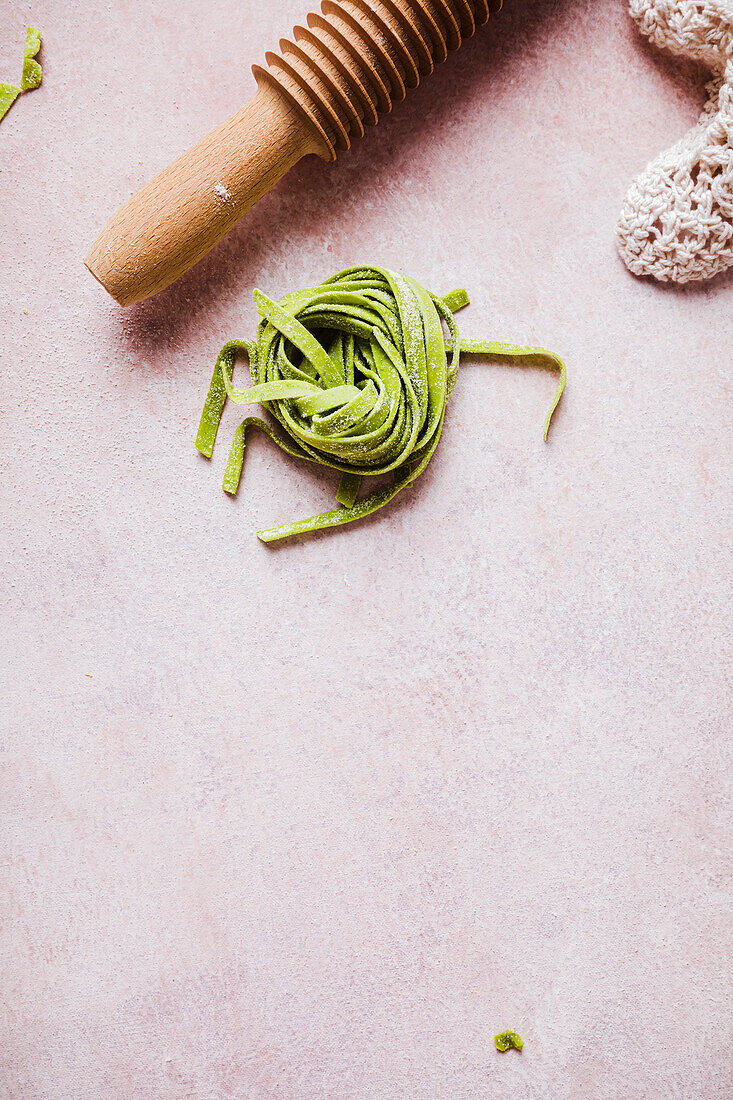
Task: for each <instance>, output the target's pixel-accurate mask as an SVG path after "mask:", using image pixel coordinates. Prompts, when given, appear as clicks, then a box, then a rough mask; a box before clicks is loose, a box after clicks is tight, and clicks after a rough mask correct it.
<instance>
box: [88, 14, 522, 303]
mask: <svg viewBox="0 0 733 1100" xmlns="http://www.w3.org/2000/svg"><path fill="white" fill-rule="evenodd" d="M501 2H502V0H323V2H322V4H321V8H322V12H323V14H322V15H321V14H317V13H315V12H314V13H311V14H310V15H309V16H308V18H307V26H305V27H302V26H299V27H296V28H295V29H294V31H293V41H290V40H288V39H283V41H281V42H280V53H279V54H277V53H268V54H267V55H266V61H267V67H262V66H258V65H255V66H254V69H253V71H254V73H255V76H256V78H257V83H258V90H257V93H256V94H255V96H254V98H253V99H252V100H250V102H249V103H248V104H247V105H246V106H245V107H242V108H241V110H239V111H237V112H236V114H233V115H232V116H231V118H228V119H227V120H226V122H223V123H222V124H221V126H219V127H217V129H216V130H213V131H212V132H211V133H210V134H209V135H208V136H207V137H205V138H204V139H203V140H202V141H200V142H199V143H198V145H194V147H193V148H192V149H189V151H188V152H187V153H184V154H183V156H182V157H179V158H178V160H177V161H175V163H174V164H171V165H170V166H169V167H168V168H166V169H164V171H162V172H160V173H159V175H157V176H156V177H155V179H153V180H151V181H150V183H148V184H146V185H145V187H143V188H142V190H141V191H138V193H137V194H136V195H134V196H133V197H132V198H131V199H130V200H129V201H128V202H127V203H125V205H124V206H123V207H122V208H121V209H120V210H118V212H117V213H116V214H115V215H114V217H112V218H111V219H110V220H109V221H108V222H107V224H106V225H105V227H104V229H103V230H102V231H101V233H100V234H99V236H98V237H97V239H96V240H95V242H94V244H93V245H92V247H91V248H90V249H89V252H88V253H87V255H86V257H85V259H84V262H85V264H86V265H87V267H88V268H89V270H90V271H91V273H92V275H94V276H95V278H96V279H98V280H99V282H100V283H101V284H102V286H104V287H105V289H106V290H108V291H109V293H110V294H111V295H112V297H113V298H114V299H115V300H116V301H117V302H119V303H120V305H123V306H126V305H130V304H131V303H132V302H139V301H141V300H142V299H143V298H147V297H149V296H150V295H151V294H156V293H157V292H158V291H159V290H163V289H164V287H167V286H168V285H169V284H170V283H172V282H173V281H174V280H175V279H177V278H178V277H179V276H180V275H182V274H183V273H184V272H185V271H188V269H189V268H190V267H193V265H194V264H195V263H197V262H198V260H200V259H201V257H202V256H204V255H205V254H206V253H207V252H208V251H209V249H211V248H213V246H214V245H215V244H216V243H217V241H219V240H221V238H222V237H223V236H224V234H225V233H227V232H228V231H229V230H230V229H231V228H232V227H233V226H234V225H235V224H236V223H237V222H238V221H239V219H240V218H241V217H242V216H243V215H244V214H246V213H247V211H248V210H249V209H250V208H251V207H252V206H254V204H255V203H256V202H257V201H258V200H259V199H261V198H262V196H263V195H264V194H265V192H266V191H269V189H270V188H271V187H272V186H273V184H275V183H276V182H277V181H278V180H279V179H280V178H281V177H282V176H284V175H285V173H286V172H288V171H289V170H290V168H292V167H293V165H294V164H296V163H297V161H299V160H300V158H301V157H303V156H305V155H306V154H307V153H317V154H318V155H319V156H321V157H323V158H324V159H326V160H333V159H335V157H336V151H337V150H338V149H348V148H349V145H350V143H351V139H352V137H354V136H361V135H362V134H363V133H364V125H365V124H370V123H371V124H374V123H376V122H377V119H378V116H379V114H380V113H382V112H384V111H389V110H390V109H391V107H392V101H393V100H394V99H402V98H404V96H405V92H406V89H407V88H414V87H415V86H416V85H417V84H418V82H419V80H420V76H421V75H424V74H426V73H429V72H432V70H433V66H434V64H435V63H436V62H439V61H442V60H444V59H445V57H446V55H447V51H448V50H451V49H456V48H457V47H458V46H459V45H460V44H461V41H462V38H465V37H467V36H469V35H471V34H473V32H474V31H475V29H476V25H477V24H480V23H485V22H486V20H487V19H488V18H489V13H490V12H493V11H498V10H499V8H500V7H501Z"/></svg>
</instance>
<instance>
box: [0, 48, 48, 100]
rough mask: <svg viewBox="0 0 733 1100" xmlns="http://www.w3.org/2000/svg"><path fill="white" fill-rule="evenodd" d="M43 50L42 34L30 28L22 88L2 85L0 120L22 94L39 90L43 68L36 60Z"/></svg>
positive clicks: (0, 89) (0, 87) (0, 92)
mask: <svg viewBox="0 0 733 1100" xmlns="http://www.w3.org/2000/svg"><path fill="white" fill-rule="evenodd" d="M40 48H41V32H40V31H39V29H38V27H28V30H27V31H26V36H25V48H24V49H23V73H22V75H21V78H20V87H19V88H18V87H17V85H15V84H3V83H0V119H2V118H4V117H5V115H6V114H7V113H8V111H9V110H10V108H11V107H12V106H13V104H14V103H15V101H16V99H17V98H18V96H19V95H20V94H21V92H30V91H32V90H33V88H37V87H38V86H39V85H40V83H41V80H42V79H43V73H42V72H41V66H40V65H39V64H38V62H37V61H36V60H35V57H36V54H37V53H38V51H39V50H40Z"/></svg>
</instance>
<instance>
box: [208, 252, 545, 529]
mask: <svg viewBox="0 0 733 1100" xmlns="http://www.w3.org/2000/svg"><path fill="white" fill-rule="evenodd" d="M254 300H255V304H256V306H257V310H258V312H259V314H260V317H261V320H260V323H259V326H258V329H257V340H256V341H248V340H230V341H228V342H227V343H226V344H225V345H224V347H223V348H222V349H221V351H220V352H219V356H218V358H217V360H216V365H215V367H214V374H213V377H212V379H211V385H210V387H209V392H208V396H207V398H206V403H205V405H204V409H203V412H202V414H201V421H200V424H199V429H198V434H197V436H196V447H197V449H198V450H199V451H200V452H201V454H203V455H205V456H206V457H207V458H210V457H211V454H212V451H213V448H214V442H215V440H216V434H217V430H218V427H219V423H220V420H221V416H222V412H223V410H224V405H225V403H226V401H227V399H229V400H230V401H233V402H234V403H235V404H238V405H252V404H256V403H261V404H262V405H263V406H264V408H265V409H266V410H267V411H268V412H269V413H270V414H271V416H272V417H273V418H274V419H275V421H277V422H278V423H279V425H280V428H281V429H282V432H280V431H277V430H276V429H275V428H273V427H272V426H271V425H270V424H268V423H266V422H265V421H264V420H262V419H260V418H259V417H256V416H248V417H245V419H244V420H243V421H242V423H241V424H240V425H239V427H238V428H237V429H236V431H235V433H234V438H233V441H232V445H231V450H230V452H229V460H228V462H227V466H226V472H225V474H224V483H223V487H224V489H225V490H226V492H228V493H236V491H237V488H238V486H239V480H240V477H241V473H242V465H243V462H244V452H245V444H246V438H247V432H248V431H249V429H250V428H257V429H259V430H260V431H264V432H265V433H266V434H267V435H268V436H269V437H270V439H271V440H272V441H273V443H275V444H277V446H278V447H280V449H281V450H283V451H285V452H286V453H287V454H289V455H293V456H294V457H296V458H302V459H305V460H306V461H309V462H317V463H320V464H321V465H324V466H331V467H332V468H333V469H335V470H339V471H340V472H341V482H340V484H339V488H338V492H337V494H336V499H337V502H338V504H339V507H338V508H335V509H334V510H333V511H329V512H322V513H320V514H319V515H316V516H311V517H310V518H308V519H302V520H296V521H295V522H294V523H288V524H284V525H283V526H281V527H275V528H272V529H270V530H266V531H259V532H258V536H259V538H260V539H261V540H262V541H263V542H275V541H277V540H278V539H283V538H288V537H289V536H291V535H299V534H304V533H306V532H309V531H320V530H323V529H325V528H328V527H337V526H340V525H341V524H344V523H352V522H353V521H354V520H357V519H362V518H363V517H364V516H368V515H370V514H371V513H372V512H376V511H377V510H378V509H379V508H383V507H384V505H385V504H388V503H389V501H391V500H392V499H393V498H394V497H395V496H396V495H397V493H399V492H401V491H402V490H403V489H406V488H407V487H408V486H409V485H411V484H412V483H413V482H414V481H415V480H416V479H417V478H418V477H419V476H420V474H422V473H423V471H424V470H425V468H426V466H427V465H428V463H429V462H430V459H431V458H432V456H433V453H434V451H435V448H436V447H437V445H438V441H439V439H440V435H441V432H442V430H443V422H444V419H445V411H446V405H447V402H448V398H449V397H450V394H451V392H452V390H453V387H454V386H455V383H456V379H457V377H458V369H459V364H460V357H461V354H462V353H463V354H478V355H496V356H506V357H510V358H513V359H520V358H526V357H527V356H539V357H542V358H543V359H544V360H545V361H546V362H548V363H549V365H551V366H552V367H553V368H554V369H556V370H557V371H559V374H560V381H559V384H558V387H557V390H556V392H555V396H554V398H553V401H552V405H551V407H550V411H549V412H548V414H547V418H546V420H545V431H544V437H545V439H547V431H548V429H549V426H550V421H551V419H552V414H553V413H554V411H555V409H556V407H557V404H558V402H559V400H560V398H561V396H562V392H563V389H564V387H565V377H566V372H565V364H564V363H563V362H562V360H561V359H559V358H558V356H556V355H555V354H554V353H553V352H550V351H547V350H546V349H545V348H535V347H523V346H520V345H517V344H502V343H494V342H490V341H478V342H476V341H461V340H460V337H459V334H458V326H457V325H456V321H455V317H454V314H455V313H456V312H457V311H458V310H459V309H461V308H463V306H465V305H467V304H468V295H467V293H466V291H465V290H454V291H452V292H451V293H450V294H447V295H445V296H444V297H442V298H438V297H436V296H435V295H433V294H430V293H429V291H427V290H425V289H424V287H422V286H420V284H419V283H418V282H416V281H415V280H414V279H412V278H410V276H409V275H401V274H399V273H397V272H394V271H389V270H387V269H386V268H382V267H372V266H363V267H351V268H347V269H346V270H345V271H341V272H339V273H338V274H337V275H333V276H332V277H331V278H330V279H326V281H325V282H324V283H321V284H320V285H319V286H315V287H310V288H307V289H305V290H296V291H293V292H292V293H290V294H285V295H284V296H283V297H282V298H280V299H278V301H273V300H272V299H270V298H268V297H267V296H266V295H265V294H263V293H262V292H261V291H259V290H255V292H254ZM443 325H445V327H446V329H447V335H446V333H445V331H444V328H443ZM241 352H244V353H246V355H247V357H248V359H249V368H250V373H251V376H252V383H253V384H252V386H251V387H249V388H248V389H238V388H236V387H235V386H234V384H233V381H232V376H233V372H234V365H235V362H236V358H237V356H238V354H239V353H241ZM382 474H390V475H391V477H392V484H390V485H388V486H387V487H386V488H381V489H378V490H377V491H376V492H373V493H371V494H369V495H367V496H364V497H362V499H357V498H358V496H359V491H360V488H361V481H362V478H363V477H374V476H377V475H382Z"/></svg>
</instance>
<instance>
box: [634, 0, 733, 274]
mask: <svg viewBox="0 0 733 1100" xmlns="http://www.w3.org/2000/svg"><path fill="white" fill-rule="evenodd" d="M630 9H631V15H632V17H633V18H634V19H635V20H636V22H637V23H638V25H639V29H640V30H641V32H642V34H645V35H646V36H647V38H649V39H651V41H652V42H653V43H654V44H655V45H657V46H662V47H665V48H666V49H668V50H671V51H672V52H673V53H676V54H679V55H681V56H686V57H691V58H694V59H696V60H698V61H702V62H703V63H704V64H705V65H707V66H708V67H709V68H710V69H712V72H713V79H712V80H711V81H710V83H709V84H708V86H707V91H708V96H709V99H708V103H707V106H706V107H705V110H704V111H703V113H702V115H701V117H700V121H699V122H698V123H697V125H696V126H694V127H693V128H692V130H690V132H689V133H688V134H686V136H685V137H683V138H682V140H681V141H678V142H677V144H676V145H673V146H672V148H671V149H668V150H667V151H666V152H664V153H662V154H661V155H660V156H658V157H657V158H656V160H654V161H652V163H651V164H650V165H649V166H648V167H647V168H646V170H645V171H644V172H642V173H641V175H640V176H637V178H636V179H635V180H634V182H633V183H632V185H631V188H630V190H629V193H628V195H627V196H626V201H625V202H624V206H623V210H622V211H621V218H620V220H619V224H618V228H617V238H618V246H619V251H620V253H621V256H622V258H623V260H624V262H625V263H626V264H627V266H628V267H629V269H630V270H631V271H633V272H634V274H635V275H653V276H654V278H655V279H659V280H661V281H662V282H670V281H671V282H678V283H688V282H692V281H693V280H696V279H707V278H709V277H710V276H711V275H716V274H717V273H718V272H720V271H723V270H725V268H727V267H730V266H731V265H733V0H630Z"/></svg>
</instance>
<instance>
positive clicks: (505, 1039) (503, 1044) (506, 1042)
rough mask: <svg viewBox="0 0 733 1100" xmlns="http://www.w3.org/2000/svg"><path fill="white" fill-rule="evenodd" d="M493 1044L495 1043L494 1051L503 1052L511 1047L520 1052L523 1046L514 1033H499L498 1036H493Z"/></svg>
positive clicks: (522, 1042)
mask: <svg viewBox="0 0 733 1100" xmlns="http://www.w3.org/2000/svg"><path fill="white" fill-rule="evenodd" d="M494 1042H495V1043H496V1049H497V1050H500V1051H502V1052H504V1051H505V1050H509V1049H510V1047H513V1048H514V1050H521V1049H522V1047H523V1046H524V1041H523V1040H522V1039H520V1038H519V1036H518V1035H517V1033H516V1031H500V1032H499V1034H498V1035H495V1036H494Z"/></svg>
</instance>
